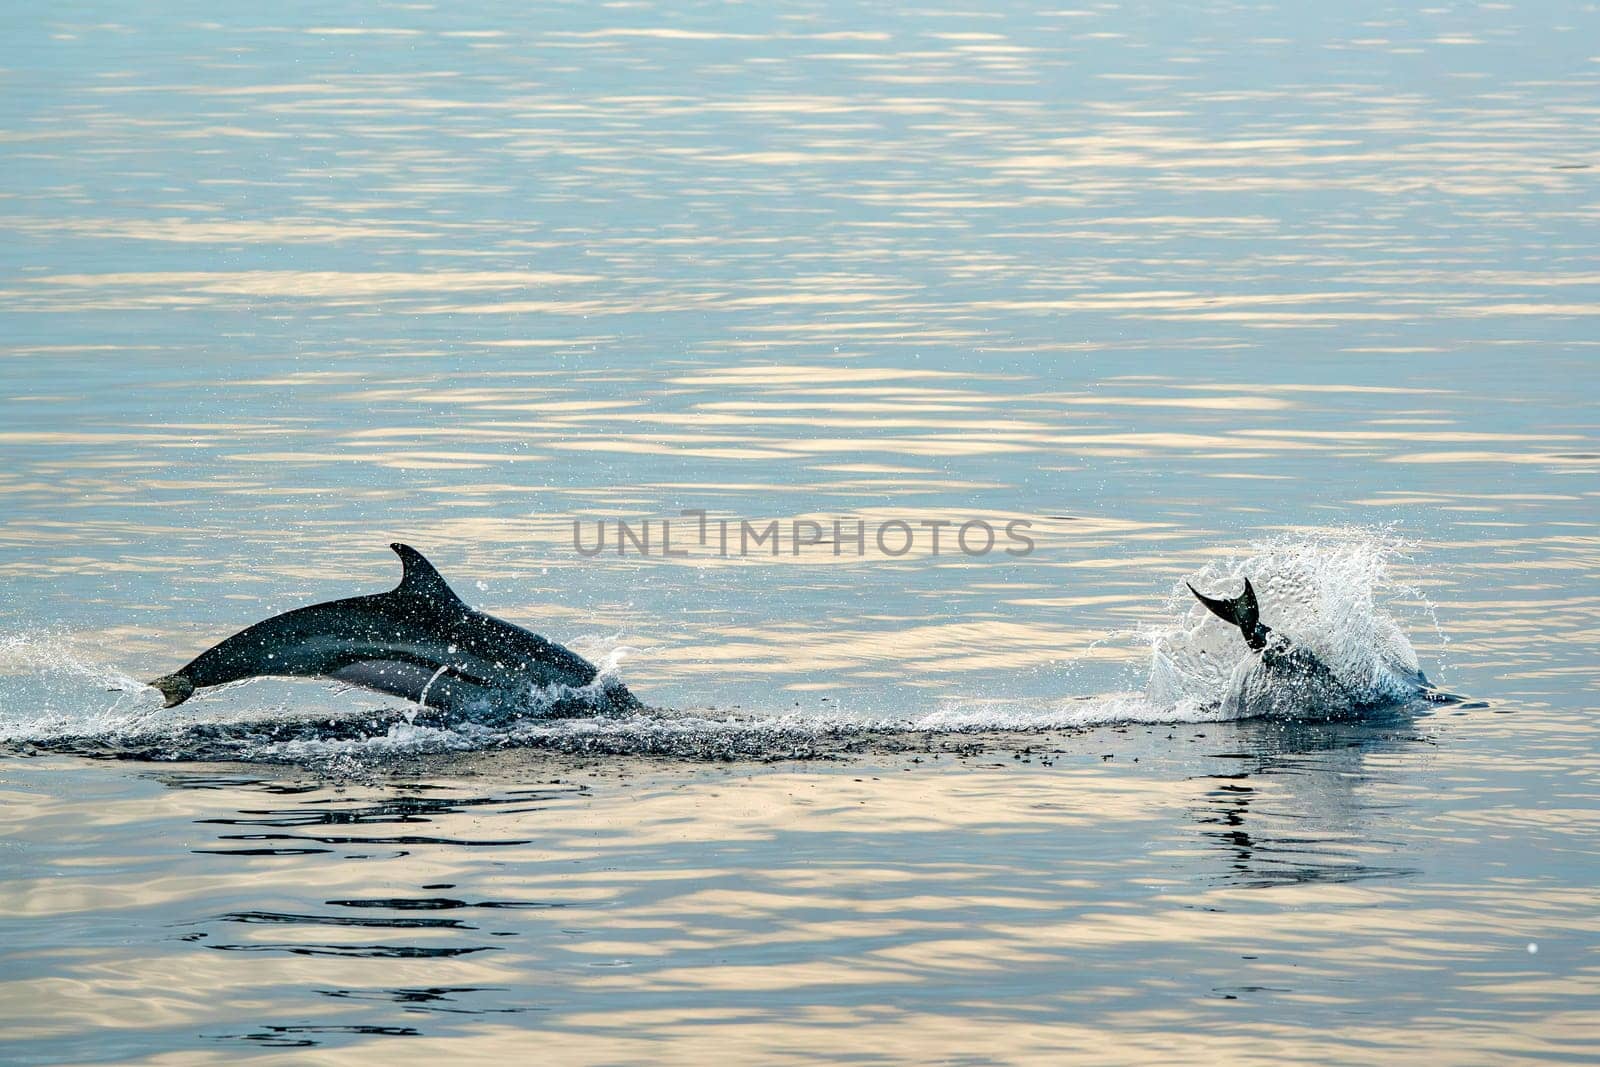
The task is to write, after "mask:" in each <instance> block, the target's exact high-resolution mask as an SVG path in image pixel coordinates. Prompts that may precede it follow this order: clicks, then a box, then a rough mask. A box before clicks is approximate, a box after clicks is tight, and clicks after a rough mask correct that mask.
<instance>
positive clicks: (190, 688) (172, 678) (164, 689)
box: [150, 674, 194, 708]
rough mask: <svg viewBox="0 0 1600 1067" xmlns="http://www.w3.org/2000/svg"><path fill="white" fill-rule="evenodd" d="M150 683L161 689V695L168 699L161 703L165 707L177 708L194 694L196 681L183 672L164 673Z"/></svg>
mask: <svg viewBox="0 0 1600 1067" xmlns="http://www.w3.org/2000/svg"><path fill="white" fill-rule="evenodd" d="M150 684H151V686H153V687H154V688H156V689H159V690H161V696H162V697H163V698H164V699H165V700H166V703H165V704H163V705H161V706H162V707H164V708H175V707H177V706H178V705H179V704H182V703H183V702H184V701H185V700H188V699H189V698H190V697H192V696H194V683H193V682H191V681H189V679H187V678H185V677H184V676H183V675H181V674H163V675H162V676H161V677H160V678H157V679H156V680H155V681H153V682H151V683H150Z"/></svg>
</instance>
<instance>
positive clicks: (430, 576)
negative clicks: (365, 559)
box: [389, 542, 461, 604]
mask: <svg viewBox="0 0 1600 1067" xmlns="http://www.w3.org/2000/svg"><path fill="white" fill-rule="evenodd" d="M389 547H390V548H392V549H394V554H395V555H397V556H399V557H400V562H401V564H402V565H403V566H404V567H405V569H406V570H405V574H404V575H402V576H401V578H400V584H399V585H397V586H395V587H394V589H393V591H392V592H391V593H390V595H391V596H394V595H399V596H404V597H417V598H419V599H422V600H430V601H442V602H444V603H455V604H459V603H461V598H460V597H458V596H456V593H455V590H454V589H451V588H450V586H449V585H448V584H447V583H446V582H445V580H444V578H442V577H441V576H440V574H439V572H438V571H436V570H434V568H433V564H431V563H429V562H428V561H427V559H425V558H424V557H423V555H422V553H421V552H418V551H417V550H416V549H414V548H412V547H411V546H410V545H402V544H400V543H399V542H395V543H394V544H392V545H390V546H389Z"/></svg>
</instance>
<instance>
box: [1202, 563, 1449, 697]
mask: <svg viewBox="0 0 1600 1067" xmlns="http://www.w3.org/2000/svg"><path fill="white" fill-rule="evenodd" d="M1185 584H1188V583H1185ZM1189 592H1191V593H1193V594H1194V595H1195V599H1196V600H1198V601H1200V603H1202V604H1204V605H1205V606H1206V607H1207V608H1208V609H1210V611H1211V613H1212V614H1213V615H1215V616H1217V617H1218V618H1219V619H1222V620H1224V621H1225V622H1229V623H1232V624H1233V625H1235V626H1237V627H1238V628H1239V632H1240V633H1241V634H1243V635H1244V641H1245V644H1247V645H1249V646H1250V650H1251V651H1252V652H1254V653H1257V654H1256V655H1254V656H1250V657H1247V658H1246V659H1245V660H1244V661H1242V662H1241V663H1240V664H1239V665H1238V666H1237V667H1235V668H1234V672H1233V676H1232V677H1231V678H1230V679H1229V683H1228V695H1227V697H1225V698H1224V699H1223V702H1222V710H1223V713H1224V714H1225V715H1226V716H1227V717H1229V718H1252V717H1255V716H1273V717H1276V718H1297V719H1349V718H1355V717H1356V716H1357V715H1359V714H1360V712H1361V711H1362V710H1363V709H1364V708H1366V707H1369V706H1372V705H1373V704H1374V703H1375V702H1374V701H1373V700H1371V699H1363V697H1362V695H1361V694H1358V693H1356V692H1355V691H1353V690H1352V689H1351V688H1350V687H1349V686H1347V685H1346V684H1345V683H1344V682H1342V681H1340V680H1339V678H1338V677H1337V676H1336V675H1335V674H1334V673H1333V672H1332V671H1331V670H1329V669H1328V666H1327V664H1325V663H1323V662H1322V660H1321V658H1319V657H1318V656H1317V654H1316V653H1315V652H1313V651H1312V650H1311V649H1309V648H1307V647H1306V646H1304V645H1302V644H1300V643H1299V642H1296V641H1294V640H1292V639H1291V638H1288V637H1286V636H1284V635H1283V634H1280V633H1275V632H1274V631H1273V629H1272V628H1271V627H1270V626H1267V625H1266V624H1265V623H1263V622H1262V621H1261V608H1260V606H1259V605H1258V604H1257V603H1256V591H1255V589H1254V588H1252V587H1251V585H1250V579H1248V578H1246V579H1245V580H1244V592H1242V593H1240V594H1239V595H1238V596H1236V597H1233V598H1232V599H1229V600H1218V599H1216V598H1213V597H1208V596H1206V595H1205V594H1204V593H1202V592H1200V590H1198V589H1196V588H1195V587H1194V586H1192V585H1190V586H1189ZM1408 673H1409V671H1408ZM1407 681H1408V683H1409V684H1413V685H1415V686H1416V690H1417V695H1422V694H1423V692H1424V690H1426V688H1427V685H1428V680H1427V678H1425V677H1424V676H1423V674H1422V672H1421V671H1416V672H1415V676H1414V677H1413V678H1408V679H1407ZM1378 702H1380V703H1381V701H1378Z"/></svg>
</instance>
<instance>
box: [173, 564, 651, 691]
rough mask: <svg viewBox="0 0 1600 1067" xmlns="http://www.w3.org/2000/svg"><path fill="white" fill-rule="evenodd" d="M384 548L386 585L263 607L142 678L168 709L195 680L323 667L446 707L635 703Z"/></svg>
mask: <svg viewBox="0 0 1600 1067" xmlns="http://www.w3.org/2000/svg"><path fill="white" fill-rule="evenodd" d="M389 547H390V548H392V549H394V551H395V554H396V555H398V556H399V557H400V562H401V564H402V565H403V566H404V568H405V574H404V576H403V577H402V578H401V579H400V584H399V585H397V586H395V587H394V588H393V589H391V590H390V591H388V592H387V593H377V594H373V595H370V596H357V597H350V598H348V599H345V600H330V601H328V602H327V603H323V604H313V605H311V606H310V607H305V608H297V609H296V610H294V611H289V612H285V613H284V614H282V615H274V616H273V617H272V618H270V619H267V620H265V621H263V622H258V623H256V624H255V625H254V626H252V627H250V628H249V629H247V630H241V631H240V632H239V633H236V634H234V635H233V636H232V637H230V638H228V639H227V640H226V641H223V642H221V643H220V644H217V645H213V646H212V647H211V648H208V649H206V650H205V651H204V652H202V653H200V655H198V656H196V657H195V658H194V660H192V661H191V662H190V663H189V664H188V665H187V666H184V667H183V668H181V669H179V670H178V671H177V672H176V673H173V674H168V675H163V676H162V677H160V678H157V679H156V680H155V681H153V682H151V683H150V684H151V685H152V686H154V687H155V688H157V689H159V690H161V695H162V696H163V697H165V698H166V706H167V707H169V708H170V707H175V706H176V705H178V704H182V703H183V702H184V701H185V700H188V699H189V698H190V697H191V696H193V695H194V692H195V690H197V689H204V688H206V687H207V686H214V685H224V684H226V683H228V682H236V681H240V680H242V679H245V678H256V677H261V676H263V675H278V676H288V677H295V678H328V679H332V680H335V681H340V682H345V683H347V684H350V685H356V686H361V687H362V688H365V689H375V690H377V691H378V692H380V693H389V694H392V695H394V696H401V697H405V698H406V699H407V700H411V701H414V702H416V703H418V704H424V705H426V706H428V707H430V708H436V709H439V710H440V711H444V712H448V713H451V714H456V713H460V712H462V711H465V710H467V709H468V708H470V707H481V708H491V709H502V710H503V709H505V708H507V707H513V706H516V705H518V704H520V705H522V706H523V707H528V706H529V705H530V702H531V701H532V700H533V698H535V697H536V696H540V695H542V696H544V697H545V698H546V699H545V700H544V701H541V702H540V704H539V705H538V706H540V707H541V710H544V711H545V712H546V713H550V712H556V713H571V712H574V711H577V710H579V709H580V708H581V709H582V710H586V711H590V712H594V711H602V712H624V711H632V710H635V709H638V708H640V707H642V706H643V705H641V704H640V703H639V701H638V700H637V699H635V698H634V696H633V694H632V693H629V692H628V690H627V689H626V687H624V686H623V685H622V684H621V683H620V682H612V681H607V680H605V679H601V680H600V683H599V684H598V685H596V684H595V680H596V677H597V676H598V674H599V672H598V671H597V670H596V669H595V667H594V665H593V664H591V663H590V662H589V661H588V660H586V659H584V658H583V657H582V656H579V655H578V654H577V653H575V652H572V651H570V650H568V649H565V648H563V647H562V646H560V645H558V644H555V643H554V642H551V641H546V640H545V639H544V638H542V637H540V636H538V635H537V634H533V633H529V632H528V631H527V630H524V629H523V628H522V627H520V626H513V625H512V624H511V623H509V622H504V621H502V620H500V619H497V618H495V617H494V616H492V615H485V614H484V613H483V612H481V611H474V610H473V609H472V608H470V607H468V606H467V605H466V604H465V603H464V602H463V601H462V600H461V598H460V597H458V596H456V594H455V592H454V591H453V590H451V588H450V587H449V586H448V585H446V584H445V580H444V579H443V578H441V577H440V576H439V572H438V571H436V570H434V569H433V564H431V563H429V562H428V561H427V560H426V559H424V558H423V557H422V553H420V552H418V551H417V550H416V549H414V548H411V547H410V546H409V545H401V544H392V545H390V546H389ZM537 690H543V693H542V694H539V693H536V691H537ZM546 703H547V704H549V707H548V708H544V707H543V705H544V704H546Z"/></svg>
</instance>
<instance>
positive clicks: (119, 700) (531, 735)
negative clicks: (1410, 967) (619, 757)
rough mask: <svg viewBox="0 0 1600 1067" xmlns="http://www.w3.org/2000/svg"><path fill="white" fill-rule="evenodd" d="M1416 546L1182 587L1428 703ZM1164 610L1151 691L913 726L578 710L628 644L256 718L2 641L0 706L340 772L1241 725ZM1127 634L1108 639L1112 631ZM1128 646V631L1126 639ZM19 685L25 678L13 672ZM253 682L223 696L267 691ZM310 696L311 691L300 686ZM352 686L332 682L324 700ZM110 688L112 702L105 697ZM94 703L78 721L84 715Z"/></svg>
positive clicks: (43, 742)
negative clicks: (1406, 614) (474, 757)
mask: <svg viewBox="0 0 1600 1067" xmlns="http://www.w3.org/2000/svg"><path fill="white" fill-rule="evenodd" d="M1409 549H1410V546H1408V545H1407V544H1406V543H1405V542H1403V541H1401V540H1400V539H1398V538H1396V537H1394V536H1393V535H1392V534H1390V533H1387V532H1379V533H1374V532H1372V531H1366V530H1336V531H1325V532H1321V533H1318V534H1316V535H1313V536H1302V537H1296V538H1289V537H1286V538H1279V539H1276V540H1272V541H1266V542H1263V543H1260V544H1256V545H1253V546H1251V547H1250V549H1249V550H1248V551H1247V552H1246V553H1245V554H1240V555H1236V556H1231V557H1228V558H1226V559H1219V560H1216V561H1214V562H1212V563H1209V564H1207V565H1206V566H1205V567H1202V568H1201V569H1199V570H1198V571H1196V572H1195V573H1193V574H1191V575H1188V576H1187V580H1188V581H1190V582H1193V583H1194V584H1195V585H1196V586H1197V587H1198V588H1201V589H1211V590H1229V589H1237V588H1238V585H1239V580H1240V579H1241V578H1242V577H1244V576H1246V575H1248V576H1249V577H1250V579H1251V582H1252V583H1253V584H1254V585H1255V587H1256V590H1257V594H1258V596H1259V599H1260V601H1261V608H1262V614H1263V619H1264V621H1266V622H1267V623H1268V624H1269V625H1270V626H1272V627H1273V628H1274V629H1275V630H1279V631H1281V632H1283V633H1285V634H1287V635H1291V636H1293V638H1294V639H1295V640H1297V641H1298V642H1300V643H1301V644H1303V645H1304V646H1305V647H1308V648H1310V649H1312V650H1314V651H1315V652H1316V654H1317V655H1318V656H1319V657H1320V658H1321V659H1322V660H1323V662H1324V663H1325V664H1326V665H1327V666H1328V667H1329V669H1330V670H1331V671H1332V672H1333V673H1334V675H1335V676H1336V677H1337V678H1338V680H1339V682H1340V683H1341V684H1342V685H1344V686H1345V687H1347V688H1348V689H1349V690H1350V691H1351V692H1352V693H1355V694H1357V696H1358V697H1359V699H1360V700H1361V702H1362V703H1365V704H1371V705H1379V704H1383V703H1385V702H1400V701H1405V700H1407V699H1410V698H1414V697H1415V696H1416V695H1417V684H1416V679H1417V677H1418V669H1417V656H1416V652H1415V651H1414V650H1413V648H1412V647H1411V644H1410V642H1409V641H1407V639H1406V637H1405V634H1404V632H1403V631H1402V629H1401V626H1400V624H1399V623H1398V621H1397V620H1396V619H1395V617H1394V615H1393V614H1392V613H1391V611H1390V605H1392V604H1393V603H1394V602H1396V601H1399V600H1402V599H1411V600H1418V599H1421V595H1420V593H1419V592H1418V591H1417V590H1415V589H1413V588H1411V587H1409V586H1407V585H1405V584H1403V583H1401V582H1400V581H1399V580H1398V579H1397V578H1396V576H1395V573H1394V572H1395V569H1396V565H1397V563H1398V562H1399V561H1402V560H1404V559H1406V558H1407V552H1408V551H1409ZM1165 610H1166V611H1167V612H1168V613H1169V618H1170V621H1169V622H1167V623H1166V624H1164V625H1160V626H1157V627H1154V628H1150V629H1147V630H1145V631H1143V632H1141V633H1140V634H1138V635H1137V637H1138V639H1139V640H1140V641H1142V642H1144V643H1146V644H1147V645H1148V647H1149V649H1150V666H1149V673H1148V677H1147V679H1146V681H1145V686H1144V689H1143V691H1142V692H1124V693H1106V694H1098V695H1088V696H1070V697H1062V698H1057V699H1053V700H1035V701H1018V700H1013V701H1000V700H982V699H980V700H972V699H966V700H948V701H944V702H942V703H941V704H940V705H939V706H937V707H935V708H932V709H930V710H926V711H921V712H913V713H908V714H906V715H903V716H883V715H871V714H854V715H851V714H845V713H844V712H842V711H841V710H838V709H834V710H829V711H821V710H817V711H789V712H785V713H782V714H756V713H737V714H731V713H726V712H722V711H718V710H716V709H702V710H671V709H662V708H650V709H645V710H643V711H640V712H636V713H629V714H610V715H592V714H591V715H585V714H581V713H579V714H574V709H581V708H586V707H593V706H594V705H595V704H596V703H597V702H599V701H600V700H601V698H603V697H604V690H605V687H606V686H608V685H610V684H612V683H613V682H614V681H615V679H616V676H617V675H616V672H617V668H618V665H619V664H620V663H621V661H622V659H623V658H624V657H625V656H626V655H628V654H630V653H631V652H633V651H635V650H634V649H632V648H630V647H629V646H628V645H626V644H625V643H624V641H623V638H622V636H621V635H613V636H611V637H607V638H593V639H590V641H589V644H591V645H595V646H599V647H595V648H593V649H592V651H593V652H594V653H595V654H596V658H597V659H598V660H599V661H600V663H601V669H600V673H599V674H598V675H597V677H596V678H595V680H594V681H593V682H592V683H590V685H589V686H585V687H581V688H571V687H564V686H555V687H550V688H547V689H535V690H530V691H529V692H528V693H526V694H524V695H523V698H522V700H521V701H520V702H519V705H518V706H517V707H514V708H505V707H493V708H492V707H488V706H484V707H481V708H476V709H473V711H472V712H470V713H468V714H466V715H456V716H453V717H452V716H444V715H443V714H442V713H439V712H436V711H434V710H433V709H426V708H421V707H419V706H416V705H407V706H405V707H398V708H392V709H379V710H376V711H373V710H363V711H358V712H349V711H334V712H332V713H331V714H330V713H328V712H323V713H320V714H310V713H307V712H306V711H305V710H303V706H301V707H300V708H298V709H297V708H296V707H295V706H294V705H293V704H292V703H290V702H289V701H284V702H282V703H278V704H276V705H273V704H272V703H271V702H268V701H262V700H260V699H259V698H258V699H257V700H256V701H255V707H254V709H253V710H252V711H251V712H249V713H248V717H239V716H238V715H237V713H235V714H234V715H231V716H230V717H229V718H227V719H225V720H223V721H217V720H216V719H214V718H213V719H211V720H206V719H205V718H204V716H205V715H206V714H207V713H208V711H210V713H211V714H212V715H215V712H214V710H212V709H214V707H215V705H212V706H211V708H207V706H206V705H204V704H201V705H197V706H192V707H187V708H185V709H182V710H183V714H176V715H175V714H174V713H172V712H167V713H164V714H160V715H158V714H156V713H157V712H160V711H161V707H160V704H161V702H160V699H159V698H158V697H157V695H156V694H155V693H154V692H153V691H152V690H150V689H148V688H147V687H145V686H144V685H143V684H142V683H141V682H139V681H138V680H136V679H134V678H132V677H130V676H128V675H126V674H124V673H123V672H121V671H117V670H115V669H112V668H107V667H103V666H100V665H97V664H96V663H95V662H94V660H93V658H92V656H91V655H89V653H88V650H86V649H84V648H81V647H78V646H76V645H74V644H72V643H71V642H70V641H67V640H65V639H57V638H48V637H21V636H7V637H3V638H0V673H4V674H8V675H12V676H15V677H19V678H21V679H22V680H23V681H24V682H25V683H26V684H25V685H23V686H20V687H14V686H11V685H9V684H8V686H7V687H6V689H7V692H8V693H9V694H10V696H9V697H8V700H7V704H6V705H4V706H0V743H8V744H10V745H12V746H13V747H21V748H44V749H54V750H66V751H77V752H84V753H88V754H98V755H109V756H118V757H125V758H142V759H163V760H255V761H267V762H292V763H301V764H311V765H317V766H321V767H323V768H325V769H335V770H336V769H339V768H344V769H346V770H348V769H350V768H353V767H366V768H372V767H381V766H383V765H385V764H387V763H390V762H393V761H395V760H397V759H401V758H407V757H413V756H422V755H429V754H438V753H451V752H466V751H481V750H491V749H501V748H541V749H549V750H555V751H560V752H568V753H579V754H602V753H603V754H652V755H673V756H679V757H689V758H765V759H782V758H799V757H811V756H819V755H830V754H838V753H843V752H849V751H853V750H860V749H863V748H867V747H879V748H885V747H887V748H909V747H922V748H938V747H940V746H942V745H947V744H950V743H959V740H960V738H962V737H970V736H973V735H979V734H988V735H996V734H1009V735H1014V736H1023V735H1029V734H1038V733H1041V732H1045V731H1069V730H1084V729H1091V728H1095V727H1101V726H1108V725H1117V724H1134V723H1138V724H1172V723H1193V722H1209V721H1217V720H1221V719H1226V718H1230V717H1233V714H1234V713H1233V712H1232V711H1231V710H1230V708H1229V707H1228V701H1227V696H1228V692H1229V686H1230V685H1231V684H1235V683H1234V678H1235V674H1236V671H1237V669H1238V668H1239V666H1240V664H1241V663H1243V662H1245V660H1246V658H1247V657H1248V656H1250V655H1251V653H1249V651H1248V650H1247V649H1246V647H1245V644H1244V642H1243V641H1241V640H1240V639H1239V635H1238V633H1237V631H1235V630H1233V629H1232V628H1230V627H1228V626H1226V625H1225V624H1224V623H1221V622H1220V621H1218V620H1216V619H1214V618H1213V617H1212V616H1211V615H1209V614H1208V613H1207V612H1206V611H1205V610H1204V609H1203V608H1202V607H1201V606H1200V605H1199V604H1197V603H1195V601H1194V599H1193V597H1191V596H1190V594H1189V591H1188V589H1187V588H1186V587H1185V585H1184V582H1183V581H1179V582H1176V583H1175V584H1174V586H1173V588H1172V592H1171V594H1170V596H1169V597H1168V599H1167V601H1166V604H1165ZM1116 636H1118V635H1112V637H1116ZM1121 636H1124V637H1125V636H1127V635H1125V634H1124V635H1121ZM12 680H15V679H12ZM271 684H272V683H261V682H242V683H236V685H235V686H231V687H228V688H236V687H244V686H257V685H269V686H270V685H271ZM298 684H299V685H300V686H303V685H304V683H303V682H302V683H298ZM345 688H346V687H343V686H332V687H329V692H330V693H334V692H338V691H342V690H343V689H345ZM99 691H111V692H114V693H115V696H114V698H113V699H111V700H109V702H107V701H106V700H105V699H104V698H101V697H99ZM86 707H89V708H95V710H94V711H92V712H91V713H89V714H85V708H86Z"/></svg>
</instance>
